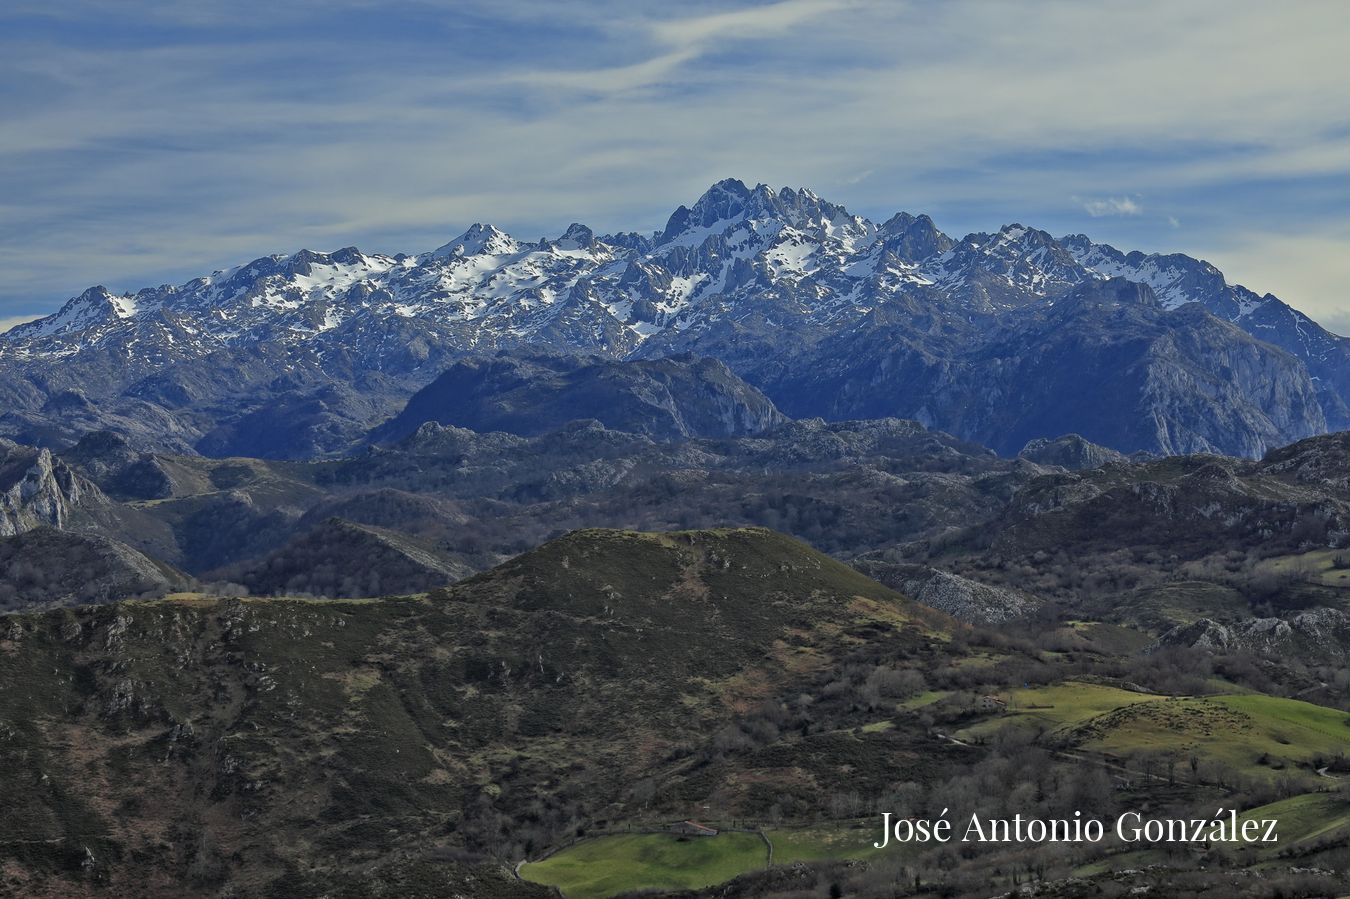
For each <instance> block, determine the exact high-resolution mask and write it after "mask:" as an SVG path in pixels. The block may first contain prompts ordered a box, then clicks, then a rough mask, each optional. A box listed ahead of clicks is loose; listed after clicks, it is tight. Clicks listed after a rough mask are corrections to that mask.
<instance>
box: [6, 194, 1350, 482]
mask: <svg viewBox="0 0 1350 899" xmlns="http://www.w3.org/2000/svg"><path fill="white" fill-rule="evenodd" d="M1111 279H1124V280H1125V281H1128V282H1132V283H1133V284H1136V285H1143V286H1144V287H1143V288H1141V289H1137V290H1135V289H1122V287H1121V285H1120V284H1119V283H1118V282H1116V281H1112V280H1111ZM519 348H528V349H529V350H531V351H538V350H550V351H561V352H568V353H586V354H596V355H600V356H604V357H607V358H611V359H629V358H652V357H659V356H667V355H673V354H678V353H683V352H692V353H695V354H697V355H702V356H712V357H716V358H720V359H722V360H723V361H725V362H726V363H727V364H728V365H730V366H731V367H732V369H733V370H735V371H736V372H737V373H738V374H740V375H741V376H742V377H744V378H745V379H746V380H748V381H749V382H750V383H752V384H754V385H755V386H757V387H759V388H761V389H763V390H764V391H765V392H766V393H767V394H768V395H769V396H770V397H771V398H772V399H773V400H774V401H775V402H776V403H777V404H778V405H779V406H780V407H781V408H782V409H783V410H784V411H786V412H788V413H789V414H793V415H799V416H800V415H822V416H825V417H831V418H839V417H860V416H868V417H874V416H883V415H888V416H898V417H908V418H916V419H918V420H920V421H922V422H924V423H925V424H928V425H932V426H937V427H941V428H944V429H947V430H952V431H954V432H956V433H957V434H958V435H959V436H962V437H966V438H970V439H975V440H980V441H982V442H985V443H986V444H989V445H992V446H994V447H995V448H997V449H1000V450H1001V451H1016V449H1019V448H1020V444H1021V442H1025V440H1027V439H1031V438H1032V437H1053V436H1057V435H1058V433H1062V432H1063V431H1067V430H1077V431H1081V432H1083V433H1084V434H1085V435H1086V436H1088V437H1089V438H1090V439H1093V440H1096V441H1098V442H1101V443H1105V444H1108V445H1112V446H1115V447H1116V448H1118V449H1122V450H1125V451H1134V450H1148V451H1155V452H1173V451H1192V450H1221V451H1227V452H1238V453H1244V454H1249V455H1251V454H1258V453H1260V452H1262V451H1264V449H1265V448H1266V447H1267V446H1270V445H1274V444H1277V443H1285V442H1288V440H1290V439H1295V438H1297V437H1302V436H1306V435H1307V434H1310V433H1316V432H1318V431H1322V430H1326V429H1328V428H1341V427H1346V426H1350V412H1347V402H1350V340H1346V339H1344V338H1341V337H1338V336H1335V335H1332V334H1330V333H1329V332H1327V331H1326V330H1324V329H1322V328H1321V327H1319V326H1318V325H1317V324H1316V323H1315V322H1313V321H1312V320H1311V319H1309V318H1308V317H1307V316H1304V315H1303V314H1301V313H1299V312H1298V311H1296V310H1294V309H1292V308H1291V307H1289V306H1288V305H1286V304H1285V303H1283V302H1281V301H1280V300H1279V299H1277V298H1276V297H1274V296H1271V295H1269V294H1267V295H1265V296H1257V295H1256V294H1254V293H1252V292H1251V291H1248V290H1246V289H1245V288H1242V287H1240V286H1236V285H1230V284H1228V283H1227V281H1226V280H1225V279H1224V277H1223V274H1222V273H1221V272H1219V271H1218V270H1217V269H1215V268H1214V267H1213V266H1211V265H1209V264H1208V263H1205V262H1202V261H1200V260H1197V259H1193V258H1191V257H1188V256H1183V255H1157V254H1154V255H1144V254H1142V253H1137V252H1136V253H1128V254H1127V253H1122V252H1121V251H1119V250H1116V249H1115V248H1113V247H1110V246H1107V245H1105V244H1098V243H1094V242H1093V241H1092V240H1090V239H1089V238H1087V237H1085V236H1083V235H1070V236H1067V237H1063V238H1059V239H1056V238H1053V237H1051V235H1049V234H1047V233H1046V232H1044V231H1039V230H1036V229H1035V228H1030V227H1026V226H1024V225H1021V224H1012V225H1008V226H1005V227H1004V228H1002V229H1001V230H1000V231H999V232H997V233H995V234H971V235H968V236H966V237H964V238H962V239H960V240H953V239H952V238H950V237H948V236H947V235H945V234H943V233H942V232H941V231H940V230H938V228H937V227H936V226H935V225H934V223H933V222H932V220H931V219H929V218H928V217H927V216H922V215H921V216H917V217H916V216H912V215H909V214H906V213H901V214H898V215H896V216H894V217H893V218H891V219H889V220H888V221H886V222H884V223H881V224H876V223H874V222H871V221H868V220H867V219H864V218H862V217H859V216H856V215H852V214H851V213H849V212H848V211H847V210H846V209H844V208H843V207H842V206H838V205H836V204H833V203H830V202H828V201H826V200H823V199H821V198H820V197H818V196H816V195H815V194H814V193H812V192H811V191H809V190H794V189H791V188H784V189H782V190H780V191H774V190H772V189H770V188H769V187H767V186H765V185H762V184H761V185H758V186H756V187H754V188H750V187H747V186H746V185H744V184H742V183H741V182H739V181H735V180H726V181H722V182H719V183H717V184H715V185H713V186H712V187H711V188H710V189H709V190H708V191H707V192H706V193H705V194H704V195H703V196H702V197H701V198H699V200H698V201H697V202H696V203H694V205H693V206H691V207H684V206H681V207H680V208H678V209H677V210H676V211H675V212H674V213H673V214H672V215H671V216H670V219H669V221H668V223H667V225H666V227H665V228H664V229H662V230H661V231H660V232H657V233H655V234H651V235H640V234H636V233H621V234H613V235H601V236H597V235H595V234H593V233H592V232H591V230H590V229H589V228H586V227H585V226H583V225H579V224H574V225H572V226H571V227H569V228H568V229H567V230H566V231H565V232H564V233H563V234H562V235H561V236H559V237H558V238H556V239H544V240H540V241H536V242H528V241H521V240H517V239H516V238H514V237H512V236H510V235H508V234H505V233H503V232H502V231H500V230H498V229H496V228H494V227H493V226H491V225H484V224H476V225H473V226H472V227H471V228H469V229H468V230H467V231H465V232H464V233H463V234H461V235H460V236H458V237H456V238H455V239H454V240H451V241H449V242H448V243H446V244H445V245H444V246H441V247H439V248H437V249H435V250H433V251H431V252H427V253H421V254H417V255H411V256H409V255H404V254H399V255H396V256H386V255H380V254H366V253H362V252H361V251H359V250H357V249H355V248H352V247H349V248H346V249H342V250H338V251H336V252H333V253H316V252H311V251H308V250H302V251H300V252H298V253H295V254H292V255H289V256H269V257H264V258H262V259H257V260H254V261H252V262H250V263H247V264H244V265H241V266H238V267H236V268H233V269H230V270H228V271H221V272H215V273H213V274H211V275H208V276H204V277H201V278H197V279H194V280H192V281H189V282H188V283H186V284H183V285H181V286H170V285H165V286H161V287H157V288H146V289H144V290H141V291H139V292H137V293H135V294H128V295H123V296H115V295H113V294H111V293H110V292H109V291H107V290H106V289H104V288H102V287H93V288H90V289H89V290H86V291H85V292H84V293H82V294H80V295H79V296H77V297H75V298H73V299H71V300H70V301H69V302H67V303H66V304H65V305H64V306H63V307H62V308H61V309H60V310H59V311H58V312H56V313H55V314H53V315H50V316H48V317H46V318H44V319H41V320H38V321H36V322H31V323H29V324H26V325H21V326H19V327H16V328H14V329H12V330H11V331H9V332H8V333H6V334H4V335H0V395H4V396H5V397H6V398H7V399H8V400H9V401H10V403H9V404H10V406H11V408H12V409H13V410H14V411H13V412H11V413H10V414H9V415H7V416H5V417H4V419H0V433H7V434H10V435H12V436H15V437H18V438H28V439H34V438H35V437H36V438H40V440H39V442H42V441H46V442H58V440H59V439H70V438H73V437H77V436H78V433H79V430H80V429H81V428H84V427H92V426H94V425H101V426H108V427H111V428H113V429H115V430H121V431H123V432H124V433H129V434H132V435H133V436H137V437H138V438H139V439H141V440H142V442H145V441H150V442H154V440H159V441H160V442H161V443H167V445H171V446H173V448H176V449H180V450H181V449H188V448H194V447H195V448H199V449H200V448H202V447H200V446H199V444H200V443H201V441H202V440H203V439H205V438H207V437H208V435H210V434H211V433H212V432H213V431H215V430H217V429H219V428H220V427H222V426H230V425H231V423H232V422H236V421H237V420H239V419H241V418H242V417H243V416H246V415H249V414H256V413H258V412H259V411H260V410H262V409H264V407H269V406H278V405H281V406H286V404H288V403H289V404H294V403H299V404H300V405H301V406H303V407H304V408H306V409H311V410H313V409H314V408H315V406H314V403H315V402H317V403H318V405H319V406H321V407H323V408H322V409H321V410H320V411H321V412H322V413H323V414H324V415H328V414H329V413H330V412H332V409H334V408H339V407H340V410H339V411H338V412H335V413H332V414H333V415H336V416H337V417H338V418H339V419H342V420H343V421H345V422H347V424H346V425H344V427H342V428H338V429H337V430H338V431H341V432H342V434H343V435H344V436H342V437H341V438H334V440H333V441H330V442H328V443H324V441H319V443H317V444H312V445H306V446H305V447H301V448H298V449H297V450H286V451H285V452H294V451H303V452H310V451H330V450H333V449H337V448H340V445H341V444H342V441H343V440H345V439H346V436H349V435H348V432H349V431H352V430H353V429H354V428H356V426H357V425H361V426H362V427H364V426H367V425H366V421H365V420H364V418H363V417H370V418H379V416H381V415H383V414H384V413H386V412H388V411H389V410H388V407H389V406H390V405H391V404H393V405H397V402H398V401H400V399H402V398H406V396H407V395H408V394H409V393H410V392H411V391H412V390H413V389H416V388H417V387H420V386H422V385H423V384H425V383H427V382H429V381H430V380H431V379H432V378H434V377H435V376H436V374H438V372H439V371H440V370H441V369H442V368H444V366H445V365H446V364H448V363H449V362H450V361H453V360H454V359H456V358H461V357H464V356H468V355H484V354H492V353H496V352H499V351H503V350H507V351H510V350H515V349H519ZM1055 357H1060V358H1062V361H1063V363H1064V364H1065V365H1069V366H1075V365H1076V366H1079V367H1080V368H1081V367H1082V366H1083V365H1087V366H1088V367H1089V368H1091V369H1092V372H1090V373H1088V372H1082V371H1079V372H1078V373H1077V375H1078V376H1075V375H1074V372H1068V373H1056V374H1055V376H1054V377H1049V376H1047V374H1046V373H1045V372H1041V373H1040V374H1039V375H1037V374H1036V369H1037V368H1038V367H1039V366H1040V365H1041V363H1044V362H1046V361H1047V360H1049V359H1052V358H1055ZM1104 358H1115V362H1114V366H1113V367H1109V368H1107V369H1105V370H1101V371H1098V370H1097V369H1098V368H1099V367H1100V363H1101V361H1102V359H1104ZM208 371H209V373H208ZM1063 374H1068V375H1069V378H1068V380H1067V381H1066V384H1067V385H1071V386H1072V387H1073V390H1074V393H1075V394H1080V393H1081V391H1083V390H1084V389H1086V388H1087V387H1088V385H1089V382H1090V383H1091V384H1095V385H1097V386H1096V387H1095V388H1094V389H1095V390H1096V391H1097V394H1096V402H1095V403H1086V404H1085V403H1084V400H1083V397H1082V396H1080V395H1070V396H1055V395H1054V394H1055V390H1056V388H1054V386H1053V384H1054V383H1057V379H1058V378H1059V377H1060V376H1061V375H1063ZM991 378H992V380H990V379H991ZM325 397H327V398H326V399H325ZM363 397H364V398H365V399H364V400H363ZM316 398H317V399H316ZM1207 403H1208V404H1210V405H1212V406H1214V407H1215V410H1214V411H1213V412H1207V411H1205V409H1204V408H1203V407H1204V406H1205V405H1206V404H1207ZM1103 404H1108V405H1109V406H1110V407H1111V408H1110V413H1111V415H1114V417H1115V418H1114V420H1113V421H1107V420H1106V419H1104V418H1102V415H1103V412H1102V410H1101V408H1100V407H1101V406H1102V405H1103ZM365 406H369V408H365ZM1080 406H1082V407H1083V408H1082V410H1081V414H1080V413H1076V412H1074V411H1073V410H1074V409H1077V408H1079V407H1080ZM330 417H331V416H330ZM147 422H151V423H150V424H147ZM137 423H139V424H137ZM1047 428H1049V429H1052V430H1053V429H1054V428H1059V429H1060V430H1057V431H1053V433H1052V432H1050V431H1046V429H1047ZM147 429H148V430H147ZM356 429H358V430H359V428H356ZM1043 431H1045V432H1044V433H1042V432H1043ZM152 435H153V436H154V440H152V439H151V436H152ZM227 442H228V441H227ZM207 443H208V444H210V443H211V441H210V440H207ZM215 448H216V449H228V447H220V446H217V447H215Z"/></svg>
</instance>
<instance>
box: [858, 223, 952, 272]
mask: <svg viewBox="0 0 1350 899" xmlns="http://www.w3.org/2000/svg"><path fill="white" fill-rule="evenodd" d="M877 231H878V233H879V234H880V236H881V239H882V241H883V242H884V243H885V245H886V249H887V250H888V251H889V252H891V253H894V254H895V256H896V258H898V259H900V260H901V261H902V262H909V263H916V262H922V261H923V260H925V259H931V258H932V257H934V256H939V255H941V254H943V253H945V252H947V251H948V250H950V249H951V248H952V247H953V246H954V245H955V243H956V242H955V241H954V240H952V239H951V238H950V237H948V236H947V235H946V234H943V233H942V232H941V231H940V230H938V227H937V225H935V224H933V220H932V219H931V218H929V217H928V216H927V215H918V216H914V215H910V214H909V213H908V212H898V213H896V214H895V215H893V216H891V217H890V218H889V219H887V220H886V221H885V222H883V223H882V225H881V227H880V228H878V229H877Z"/></svg>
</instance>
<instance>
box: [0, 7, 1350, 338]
mask: <svg viewBox="0 0 1350 899" xmlns="http://www.w3.org/2000/svg"><path fill="white" fill-rule="evenodd" d="M1347 46H1350V15H1348V14H1347V10H1346V7H1345V5H1344V4H1342V3H1340V2H1338V0H1327V2H1302V0H1293V2H1285V3H1282V4H1278V5H1276V4H1270V3H1267V2H1243V0H1223V2H1217V0H1187V2H1185V3H1177V2H1160V0H1136V2H1131V3H1112V4H1087V3H1077V2H1066V3H1058V2H1043V0H1038V2H963V0H954V2H908V3H907V2H880V0H779V2H761V3H740V4H736V3H718V4H711V3H699V2H692V3H690V2H686V3H681V4H669V3H646V2H637V0H628V2H609V0H599V2H574V0H553V2H542V3H526V2H519V0H493V2H478V0H461V2H439V0H416V2H378V3H377V2H373V0H370V2H367V0H328V2H323V3H319V2H309V0H272V2H268V3H257V2H253V0H237V2H232V3H224V2H203V0H178V2H151V0H122V2H119V3H117V4H108V3H106V2H93V0H46V2H32V0H8V2H7V3H6V4H5V5H4V7H3V9H0V272H2V273H3V276H2V277H0V328H2V327H4V326H5V325H6V324H10V323H13V321H15V320H20V319H25V318H31V317H34V316H36V315H38V314H42V313H45V312H48V311H51V310H52V309H54V308H56V307H57V306H58V305H59V304H60V303H61V302H62V301H64V300H65V299H66V298H68V297H70V296H72V295H74V294H76V293H79V292H80V291H81V290H83V289H84V288H85V287H87V286H89V285H91V284H95V283H102V284H105V285H107V286H108V287H110V288H113V289H115V290H134V289H137V288H139V287H142V286H146V285H154V284H160V283H166V282H172V283H178V282H182V281H185V280H187V279H189V278H191V277H193V276H196V275H199V274H203V273H206V272H209V271H211V270H213V269H216V268H223V267H226V266H229V265H232V264H236V263H239V262H242V261H246V260H248V259H252V258H255V257H257V256H261V255H264V254H267V253H272V252H291V251H294V250H297V249H299V248H301V247H308V248H311V249H318V250H332V249H336V248H338V247H342V246H348V245H356V246H359V247H361V248H362V249H366V250H370V251H386V252H399V251H402V252H418V251H421V250H426V249H430V248H432V247H435V246H437V245H439V244H440V243H442V242H444V241H445V240H446V239H448V238H450V237H452V236H454V235H455V234H458V233H459V232H461V231H462V230H464V228H465V227H467V225H469V224H470V223H472V222H474V221H491V222H493V223H495V224H497V225H498V226H499V227H503V228H505V229H506V230H509V231H511V232H512V233H514V234H516V235H517V236H519V237H522V238H535V237H539V236H543V235H556V234H558V233H560V232H561V231H562V230H563V228H564V227H565V226H566V225H567V224H568V223H569V222H571V221H574V220H580V221H583V222H585V223H586V224H588V225H591V226H592V227H593V228H595V229H596V230H597V231H607V230H617V229H624V230H630V229H631V230H644V231H646V230H654V229H656V228H659V227H661V225H663V224H664V222H665V219H666V217H667V216H668V215H669V213H670V211H671V210H672V209H673V208H674V207H675V206H677V205H678V204H680V203H690V202H692V201H693V200H694V199H696V198H697V197H698V195H699V194H700V193H702V191H703V190H704V189H706V187H707V186H708V185H709V184H711V183H712V182H714V181H716V180H718V179H721V178H724V177H737V178H741V179H742V180H745V181H747V182H750V183H755V182H760V181H763V182H767V183H769V184H770V185H772V186H774V187H781V186H784V185H790V186H794V187H810V188H812V189H814V190H815V191H816V192H817V193H819V194H821V195H822V196H824V197H826V198H828V199H831V200H834V201H836V202H842V203H843V204H845V205H846V206H848V207H849V208H850V209H851V210H852V211H854V212H857V213H860V214H863V215H867V216H869V217H873V218H877V219H882V218H885V217H887V216H889V215H890V214H891V213H893V212H896V211H899V210H901V209H904V210H908V211H910V212H915V213H918V212H927V213H929V214H930V215H932V216H933V217H934V219H936V221H937V223H938V225H939V226H940V227H942V228H943V229H944V230H946V231H948V232H950V233H953V234H955V235H958V236H959V235H961V234H964V233H967V232H969V231H976V230H992V229H995V228H997V227H998V226H1000V225H1002V224H1005V223H1008V222H1013V221H1019V222H1022V223H1024V224H1029V225H1034V226H1037V227H1041V228H1045V229H1046V230H1049V231H1051V232H1052V233H1055V234H1063V233H1068V232H1076V231H1082V232H1085V233H1087V234H1089V235H1091V236H1093V237H1094V238H1096V239H1099V240H1105V241H1107V242H1110V243H1113V244H1115V245H1117V246H1119V247H1121V248H1123V249H1136V248H1137V249H1142V250H1146V251H1155V250H1156V251H1164V250H1165V251H1180V252H1186V253H1190V254H1192V255H1196V256H1201V257H1203V258H1206V259H1209V260H1210V261H1211V262H1214V263H1215V264H1216V265H1218V266H1219V267H1220V268H1221V269H1223V270H1224V271H1225V272H1226V273H1227V274H1228V276H1229V279H1230V280H1232V281H1236V282H1239V283H1244V284H1246V285H1247V286H1249V287H1251V288H1252V289H1254V290H1257V291H1260V292H1265V291H1270V292H1273V293H1275V294H1277V295H1279V296H1280V297H1282V298H1283V299H1285V300H1286V301H1288V302H1290V303H1292V304H1294V305H1295V306H1298V307H1299V308H1301V309H1304V310H1305V311H1307V312H1308V313H1309V314H1311V315H1313V317H1315V318H1317V319H1318V320H1319V321H1322V322H1323V323H1325V324H1327V325H1329V326H1331V327H1333V328H1335V329H1336V330H1338V331H1341V332H1343V333H1350V288H1347V287H1346V286H1345V285H1350V62H1347V59H1350V54H1347V53H1346V52H1345V48H1346V47H1347Z"/></svg>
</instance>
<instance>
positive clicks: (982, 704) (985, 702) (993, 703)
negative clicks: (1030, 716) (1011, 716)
mask: <svg viewBox="0 0 1350 899" xmlns="http://www.w3.org/2000/svg"><path fill="white" fill-rule="evenodd" d="M977 704H978V706H979V709H980V711H982V712H1003V711H1007V708H1008V704H1007V703H1006V702H1004V701H1003V700H1002V699H999V698H998V697H997V696H993V695H989V696H981V697H980V699H979V702H978V703H977Z"/></svg>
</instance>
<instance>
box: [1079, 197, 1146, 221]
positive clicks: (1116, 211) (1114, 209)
mask: <svg viewBox="0 0 1350 899" xmlns="http://www.w3.org/2000/svg"><path fill="white" fill-rule="evenodd" d="M1074 200H1075V202H1077V203H1079V204H1080V205H1081V206H1082V207H1083V211H1084V212H1086V213H1087V214H1088V215H1090V216H1092V217H1093V218H1101V217H1103V216H1107V215H1143V214H1144V207H1143V206H1141V205H1139V204H1138V203H1136V202H1135V201H1134V200H1133V199H1131V198H1130V197H1099V198H1095V199H1092V198H1090V199H1082V198H1079V197H1075V198H1074Z"/></svg>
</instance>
